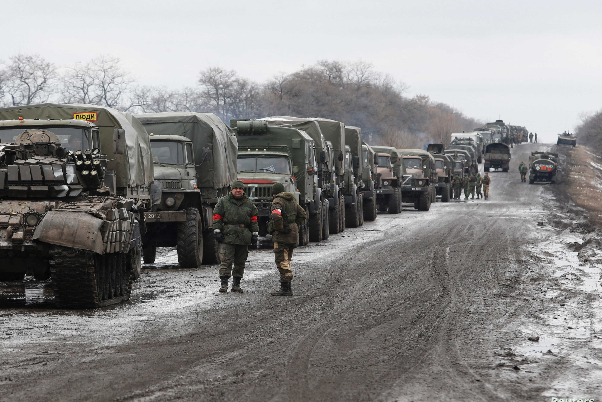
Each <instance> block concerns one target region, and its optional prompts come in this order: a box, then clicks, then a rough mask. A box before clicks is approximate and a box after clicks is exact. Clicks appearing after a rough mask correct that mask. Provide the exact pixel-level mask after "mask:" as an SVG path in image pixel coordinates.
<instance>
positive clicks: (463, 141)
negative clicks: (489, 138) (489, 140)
mask: <svg viewBox="0 0 602 402" xmlns="http://www.w3.org/2000/svg"><path fill="white" fill-rule="evenodd" d="M451 145H468V146H472V147H473V148H474V149H475V156H476V160H477V163H483V147H484V146H483V135H482V134H481V132H479V131H473V132H470V133H452V134H451V142H450V147H451Z"/></svg>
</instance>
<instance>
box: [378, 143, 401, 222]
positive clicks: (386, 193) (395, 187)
mask: <svg viewBox="0 0 602 402" xmlns="http://www.w3.org/2000/svg"><path fill="white" fill-rule="evenodd" d="M372 149H373V150H374V152H376V157H375V158H376V172H377V175H376V179H377V180H376V181H377V190H376V202H377V203H378V210H379V211H382V212H385V211H388V212H389V213H390V214H398V213H400V212H401V203H402V195H401V181H402V180H403V178H404V175H405V168H404V165H403V163H402V160H401V155H400V154H399V152H398V150H397V149H395V148H393V147H385V146H374V147H372Z"/></svg>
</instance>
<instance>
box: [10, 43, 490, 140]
mask: <svg viewBox="0 0 602 402" xmlns="http://www.w3.org/2000/svg"><path fill="white" fill-rule="evenodd" d="M407 89H408V87H407V86H406V85H405V84H404V83H401V82H397V81H395V80H394V79H393V78H392V77H391V76H389V75H385V74H382V73H379V72H377V71H375V70H374V68H373V66H372V65H371V64H370V63H367V62H364V61H355V62H341V61H327V60H324V61H318V62H317V63H315V64H314V65H311V66H308V67H302V68H300V69H299V70H298V71H295V72H293V73H288V74H284V73H280V74H276V75H274V76H273V77H272V78H271V79H269V80H268V81H267V82H264V83H258V82H255V81H252V80H250V79H247V78H244V77H241V76H240V75H239V74H238V73H237V72H236V71H235V70H227V69H224V68H221V67H209V68H207V69H205V70H201V71H200V72H199V75H198V79H197V81H196V82H192V83H191V85H190V86H186V87H184V88H180V89H169V88H166V87H164V86H160V85H157V86H149V85H140V84H138V83H137V82H136V80H135V79H133V78H132V74H131V73H130V72H128V71H126V70H124V68H123V67H122V65H121V61H120V60H119V59H118V58H115V57H111V56H106V55H105V56H99V57H98V58H95V59H92V60H90V61H88V62H86V63H76V64H74V65H70V66H56V65H54V64H53V63H50V62H48V61H47V60H45V59H44V58H42V57H41V56H39V55H24V54H19V55H16V56H13V57H10V58H9V60H8V62H5V63H1V64H0V105H2V106H21V105H29V104H35V103H43V102H48V101H50V102H56V103H86V104H95V105H101V106H108V107H113V108H116V109H119V110H122V111H129V112H137V113H140V112H142V113H147V112H212V113H215V114H216V115H217V116H219V117H220V118H221V119H222V120H224V122H226V123H229V121H230V119H233V118H258V117H264V116H284V115H286V116H303V117H325V118H330V119H333V120H338V121H342V122H344V123H345V124H347V125H354V126H358V127H361V128H362V132H363V133H364V134H365V137H366V138H367V142H368V143H372V144H380V145H390V146H395V147H398V148H419V147H422V146H423V145H424V144H426V143H428V142H442V143H445V144H448V143H449V139H450V134H451V133H452V132H461V131H470V130H472V129H473V128H475V127H479V126H481V125H482V123H481V122H479V121H476V120H474V119H472V118H469V117H467V116H465V115H464V114H463V113H461V112H460V111H458V110H457V109H455V108H453V107H452V106H450V105H447V104H445V103H439V102H434V101H432V100H431V99H430V98H429V97H428V96H426V95H417V96H414V97H408V96H406V95H405V93H406V91H407Z"/></svg>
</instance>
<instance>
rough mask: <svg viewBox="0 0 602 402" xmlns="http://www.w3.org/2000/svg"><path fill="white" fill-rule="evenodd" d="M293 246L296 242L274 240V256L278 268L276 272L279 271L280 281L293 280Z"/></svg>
mask: <svg viewBox="0 0 602 402" xmlns="http://www.w3.org/2000/svg"><path fill="white" fill-rule="evenodd" d="M295 246H296V244H288V243H276V242H274V257H275V260H276V267H277V268H278V272H280V282H290V281H292V280H293V270H292V269H291V260H292V258H293V249H294V248H295Z"/></svg>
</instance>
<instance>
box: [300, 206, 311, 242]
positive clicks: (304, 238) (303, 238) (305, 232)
mask: <svg viewBox="0 0 602 402" xmlns="http://www.w3.org/2000/svg"><path fill="white" fill-rule="evenodd" d="M305 214H306V216H309V211H308V210H307V208H305ZM307 222H308V219H305V222H303V223H302V224H301V225H300V226H299V246H307V245H308V244H309V228H308V225H307Z"/></svg>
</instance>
